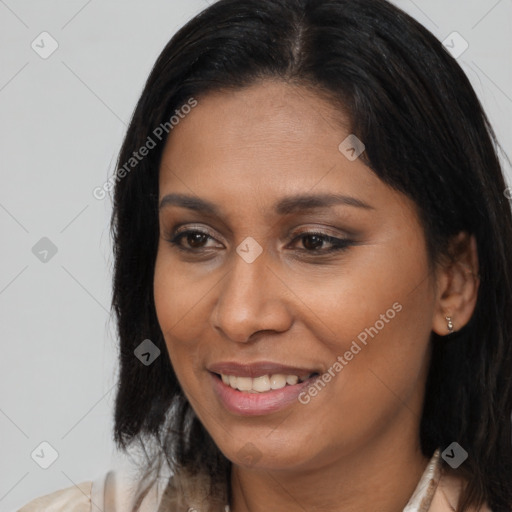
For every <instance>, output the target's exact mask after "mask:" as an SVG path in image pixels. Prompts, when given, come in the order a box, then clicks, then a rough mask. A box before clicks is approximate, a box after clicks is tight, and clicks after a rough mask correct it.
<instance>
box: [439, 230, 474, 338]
mask: <svg viewBox="0 0 512 512" xmlns="http://www.w3.org/2000/svg"><path fill="white" fill-rule="evenodd" d="M479 284H480V277H479V275H478V250H477V244H476V239H475V237H474V235H469V234H468V233H465V232H462V233H459V234H458V235H457V236H456V237H455V238H454V239H453V241H452V243H451V245H450V249H449V256H448V258H447V261H446V262H445V263H443V264H442V266H441V268H440V269H439V271H438V277H437V298H436V301H437V302H436V307H435V311H434V317H433V319H432V330H433V331H434V332H435V333H436V334H439V335H440V336H446V335H448V334H451V333H453V332H456V331H459V330H460V329H462V327H464V326H465V325H466V324H467V323H468V322H469V320H470V319H471V316H472V315H473V312H474V309H475V305H476V300H477V297H478V288H479Z"/></svg>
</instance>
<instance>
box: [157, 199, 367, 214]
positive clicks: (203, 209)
mask: <svg viewBox="0 0 512 512" xmlns="http://www.w3.org/2000/svg"><path fill="white" fill-rule="evenodd" d="M337 204H343V205H346V206H353V207H356V208H363V209H366V210H373V209H374V208H373V206H370V205H369V204H367V203H365V202H364V201H361V200H360V199H357V198H355V197H351V196H345V195H340V194H300V195H295V196H289V197H284V198H283V199H280V200H279V201H278V202H277V203H276V204H275V206H274V210H275V212H276V213H277V214H278V215H289V214H292V213H296V212H300V211H302V210H313V209H315V208H328V207H330V206H334V205H337ZM172 205H173V206H180V207H182V208H187V209H189V210H194V211H196V212H200V213H203V214H206V215H212V216H220V213H221V211H220V209H219V207H218V206H217V205H215V204H214V203H212V202H210V201H207V200H206V199H200V198H199V197H194V196H189V195H185V194H168V195H166V196H165V197H164V198H163V199H162V200H161V202H160V210H161V209H163V208H165V207H166V206H172Z"/></svg>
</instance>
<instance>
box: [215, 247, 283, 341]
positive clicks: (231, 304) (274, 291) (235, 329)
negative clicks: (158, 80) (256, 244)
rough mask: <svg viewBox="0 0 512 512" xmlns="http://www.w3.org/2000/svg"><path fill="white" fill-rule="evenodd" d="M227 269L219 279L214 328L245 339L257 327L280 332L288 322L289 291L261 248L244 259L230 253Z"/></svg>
mask: <svg viewBox="0 0 512 512" xmlns="http://www.w3.org/2000/svg"><path fill="white" fill-rule="evenodd" d="M232 260H233V261H232V263H231V270H230V272H228V274H227V276H226V277H225V278H224V279H222V280H221V282H220V283H219V285H218V286H219V289H218V290H219V291H218V294H219V295H218V298H217V302H216V303H215V307H214V311H213V318H214V322H213V323H214V328H215V329H217V330H218V331H220V332H221V333H222V335H223V336H224V337H226V338H228V339H230V340H231V341H234V342H237V343H248V342H251V341H253V340H254V339H255V338H256V333H257V332H260V331H270V332H284V331H286V330H288V329H289V328H290V326H291V325H292V321H293V319H292V314H291V304H290V301H289V299H290V296H291V291H290V289H289V288H288V287H287V286H286V284H285V283H284V282H283V281H282V280H281V279H280V278H279V276H278V275H277V272H276V270H275V269H274V268H271V267H270V266H269V265H268V259H267V258H266V256H265V252H263V253H262V254H261V255H260V256H259V257H258V258H257V259H256V260H255V261H253V262H252V263H247V262H246V261H245V260H244V259H242V258H241V257H240V256H239V255H238V254H233V258H232Z"/></svg>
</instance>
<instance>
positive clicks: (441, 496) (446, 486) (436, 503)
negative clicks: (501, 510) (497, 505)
mask: <svg viewBox="0 0 512 512" xmlns="http://www.w3.org/2000/svg"><path fill="white" fill-rule="evenodd" d="M463 488H464V480H462V479H461V478H457V477H456V476H454V475H451V474H448V473H443V475H442V477H441V479H440V480H439V485H438V486H437V489H436V492H435V493H434V497H433V499H432V504H431V508H430V509H429V512H445V511H446V512H452V511H455V510H457V503H458V501H459V497H460V494H461V492H462V490H463ZM468 512H492V511H491V509H490V508H489V507H488V506H487V505H486V504H484V505H483V506H481V507H480V508H479V509H478V510H477V509H476V508H474V507H472V508H471V509H469V510H468Z"/></svg>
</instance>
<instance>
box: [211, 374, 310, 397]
mask: <svg viewBox="0 0 512 512" xmlns="http://www.w3.org/2000/svg"><path fill="white" fill-rule="evenodd" d="M221 378H222V382H224V384H226V385H227V386H230V387H232V388H233V389H238V390H239V391H245V392H248V393H265V392H267V391H270V390H273V389H282V388H284V387H285V386H286V385H289V386H293V385H295V384H297V383H298V382H303V381H304V380H306V379H305V378H302V379H301V378H299V376H298V375H284V374H282V373H276V374H274V375H261V376H260V377H256V378H254V379H253V378H251V377H236V376H235V375H223V374H221ZM306 378H309V377H306Z"/></svg>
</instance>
